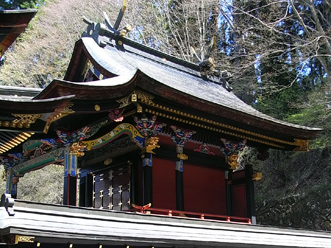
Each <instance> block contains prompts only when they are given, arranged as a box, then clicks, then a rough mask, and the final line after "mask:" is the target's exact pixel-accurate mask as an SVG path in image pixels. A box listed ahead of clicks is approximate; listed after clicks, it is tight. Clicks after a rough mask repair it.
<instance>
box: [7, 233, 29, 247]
mask: <svg viewBox="0 0 331 248" xmlns="http://www.w3.org/2000/svg"><path fill="white" fill-rule="evenodd" d="M34 239H35V237H33V236H22V235H10V236H9V242H8V245H17V244H18V243H33V242H34Z"/></svg>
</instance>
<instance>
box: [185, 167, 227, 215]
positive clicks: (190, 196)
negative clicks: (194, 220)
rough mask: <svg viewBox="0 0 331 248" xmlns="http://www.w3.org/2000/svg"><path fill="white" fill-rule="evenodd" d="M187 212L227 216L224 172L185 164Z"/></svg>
mask: <svg viewBox="0 0 331 248" xmlns="http://www.w3.org/2000/svg"><path fill="white" fill-rule="evenodd" d="M184 208H185V211H190V212H198V213H209V214H219V215H225V214H226V192H225V178H224V171H221V170H217V169H212V168H206V167H200V166H195V165H190V164H185V163H184Z"/></svg>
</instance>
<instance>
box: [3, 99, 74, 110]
mask: <svg viewBox="0 0 331 248" xmlns="http://www.w3.org/2000/svg"><path fill="white" fill-rule="evenodd" d="M73 98H74V95H67V96H62V97H55V98H48V99H23V100H22V99H13V98H11V99H0V106H1V107H0V109H1V112H3V113H25V112H27V113H32V112H33V113H47V112H52V111H54V109H56V108H57V107H59V106H60V105H62V104H63V103H66V102H68V101H70V100H71V99H73Z"/></svg>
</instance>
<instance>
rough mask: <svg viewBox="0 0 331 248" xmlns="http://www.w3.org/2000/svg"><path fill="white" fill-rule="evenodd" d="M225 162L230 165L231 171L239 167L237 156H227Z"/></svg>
mask: <svg viewBox="0 0 331 248" xmlns="http://www.w3.org/2000/svg"><path fill="white" fill-rule="evenodd" d="M225 162H226V163H228V165H229V166H230V169H231V170H235V169H237V167H238V166H239V163H238V155H237V154H232V155H230V156H227V157H226V158H225Z"/></svg>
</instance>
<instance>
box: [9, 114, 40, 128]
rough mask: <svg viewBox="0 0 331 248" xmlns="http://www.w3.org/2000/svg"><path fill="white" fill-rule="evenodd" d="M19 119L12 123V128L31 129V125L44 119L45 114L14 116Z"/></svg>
mask: <svg viewBox="0 0 331 248" xmlns="http://www.w3.org/2000/svg"><path fill="white" fill-rule="evenodd" d="M12 115H13V116H15V117H16V118H17V119H15V120H13V121H12V122H11V123H10V127H18V128H23V127H24V128H30V125H31V124H33V123H35V122H36V121H37V120H38V119H41V118H42V117H43V115H44V114H43V113H41V114H12Z"/></svg>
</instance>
